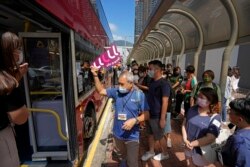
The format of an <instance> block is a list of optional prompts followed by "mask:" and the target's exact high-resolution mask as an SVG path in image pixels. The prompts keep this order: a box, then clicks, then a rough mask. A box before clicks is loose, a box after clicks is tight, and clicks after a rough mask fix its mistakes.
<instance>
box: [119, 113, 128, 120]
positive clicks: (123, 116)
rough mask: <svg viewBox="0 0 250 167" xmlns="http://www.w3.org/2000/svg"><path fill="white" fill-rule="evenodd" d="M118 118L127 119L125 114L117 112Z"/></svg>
mask: <svg viewBox="0 0 250 167" xmlns="http://www.w3.org/2000/svg"><path fill="white" fill-rule="evenodd" d="M118 120H121V121H126V120H127V114H118Z"/></svg>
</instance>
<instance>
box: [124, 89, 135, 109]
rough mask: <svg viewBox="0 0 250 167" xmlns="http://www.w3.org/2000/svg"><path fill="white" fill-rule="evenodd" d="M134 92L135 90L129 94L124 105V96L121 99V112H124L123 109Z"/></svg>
mask: <svg viewBox="0 0 250 167" xmlns="http://www.w3.org/2000/svg"><path fill="white" fill-rule="evenodd" d="M134 91H135V90H133V91H132V92H131V94H130V96H129V97H128V98H127V99H126V101H125V103H124V99H125V97H126V96H125V97H123V98H122V112H123V111H124V108H125V106H126V104H127V103H128V101H129V99H130V98H131V96H132V95H133V93H134Z"/></svg>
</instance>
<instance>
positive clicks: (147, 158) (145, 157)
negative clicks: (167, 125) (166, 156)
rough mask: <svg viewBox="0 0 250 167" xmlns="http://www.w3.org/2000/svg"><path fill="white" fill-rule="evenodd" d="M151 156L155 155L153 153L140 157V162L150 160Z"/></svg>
mask: <svg viewBox="0 0 250 167" xmlns="http://www.w3.org/2000/svg"><path fill="white" fill-rule="evenodd" d="M153 156H155V153H154V152H153V153H152V152H149V151H148V152H146V153H145V154H144V155H143V156H142V157H141V160H143V161H147V160H149V159H150V158H152V157H153Z"/></svg>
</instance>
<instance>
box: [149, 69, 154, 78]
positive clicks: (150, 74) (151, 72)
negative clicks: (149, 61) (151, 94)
mask: <svg viewBox="0 0 250 167" xmlns="http://www.w3.org/2000/svg"><path fill="white" fill-rule="evenodd" d="M154 75H155V71H154V70H149V71H148V76H149V77H150V78H154Z"/></svg>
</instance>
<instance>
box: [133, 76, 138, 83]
mask: <svg viewBox="0 0 250 167" xmlns="http://www.w3.org/2000/svg"><path fill="white" fill-rule="evenodd" d="M138 80H139V76H138V75H134V83H138Z"/></svg>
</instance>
